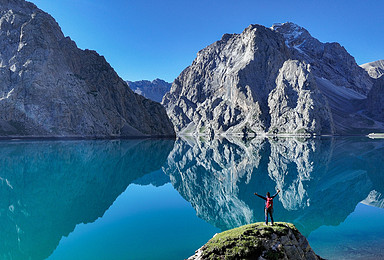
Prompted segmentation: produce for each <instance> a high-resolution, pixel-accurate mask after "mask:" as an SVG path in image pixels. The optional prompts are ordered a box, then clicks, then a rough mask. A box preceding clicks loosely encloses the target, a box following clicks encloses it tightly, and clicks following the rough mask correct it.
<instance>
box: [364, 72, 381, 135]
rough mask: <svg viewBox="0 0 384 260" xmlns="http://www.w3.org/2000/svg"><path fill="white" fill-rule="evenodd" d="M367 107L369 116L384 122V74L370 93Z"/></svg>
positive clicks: (376, 81)
mask: <svg viewBox="0 0 384 260" xmlns="http://www.w3.org/2000/svg"><path fill="white" fill-rule="evenodd" d="M366 107H367V109H366V111H367V114H368V116H370V117H372V118H374V119H376V120H378V121H381V122H383V123H384V76H381V77H380V78H378V79H376V80H375V83H374V84H373V87H372V89H371V91H370V92H369V93H368V98H367V100H366ZM381 132H384V130H383V131H381Z"/></svg>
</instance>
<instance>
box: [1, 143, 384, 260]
mask: <svg viewBox="0 0 384 260" xmlns="http://www.w3.org/2000/svg"><path fill="white" fill-rule="evenodd" d="M0 184H1V186H0V225H1V229H0V259H46V258H48V259H184V258H187V257H188V256H190V255H192V254H193V253H194V250H196V249H197V248H199V247H200V246H201V245H203V244H204V243H205V242H206V241H207V240H209V239H210V238H211V237H212V236H213V235H214V234H215V233H217V232H220V231H222V230H227V229H230V228H234V227H237V226H240V225H244V224H248V223H251V222H256V221H263V219H264V216H263V201H262V200H261V199H258V198H257V197H255V196H254V195H253V193H254V192H259V193H260V194H265V193H266V192H267V191H270V192H274V191H275V190H276V189H280V190H282V192H281V193H280V194H279V195H278V197H276V199H275V202H274V208H275V214H274V216H275V221H287V222H292V223H294V224H295V225H296V226H297V227H298V229H299V230H300V231H301V232H302V233H303V234H304V235H305V236H306V237H307V238H308V240H309V242H310V244H311V246H312V247H313V248H314V250H315V252H316V253H317V254H319V255H321V256H323V257H326V258H329V259H343V258H344V259H380V258H384V222H383V221H382V220H383V219H384V209H383V208H384V195H383V194H384V140H382V139H381V140H372V139H368V138H365V137H353V138H352V137H351V138H322V139H310V140H299V139H294V138H288V139H275V140H273V139H272V140H268V139H253V140H250V141H242V140H227V139H223V140H213V141H205V140H195V139H189V140H181V139H179V140H176V141H174V140H112V141H36V142H33V141H27V142H25V141H2V142H0Z"/></svg>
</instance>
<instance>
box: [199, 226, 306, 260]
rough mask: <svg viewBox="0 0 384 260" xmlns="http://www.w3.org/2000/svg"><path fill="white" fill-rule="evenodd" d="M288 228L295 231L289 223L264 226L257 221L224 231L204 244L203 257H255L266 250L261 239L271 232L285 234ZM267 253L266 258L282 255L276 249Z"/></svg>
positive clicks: (267, 236) (277, 257)
mask: <svg viewBox="0 0 384 260" xmlns="http://www.w3.org/2000/svg"><path fill="white" fill-rule="evenodd" d="M289 229H292V230H293V231H294V232H295V231H296V228H295V226H294V225H292V224H289V223H284V222H277V223H275V225H274V226H265V224H264V223H262V222H259V223H254V224H250V225H245V226H242V227H239V228H235V229H231V230H228V231H224V232H222V233H220V234H217V235H216V236H215V237H213V238H212V239H211V240H209V241H208V242H207V243H206V244H205V245H204V247H203V258H204V259H212V260H213V259H254V258H255V259H257V258H258V257H260V256H261V255H262V253H263V252H264V251H265V250H267V249H266V248H264V246H263V245H262V239H265V238H266V239H269V238H271V236H272V234H276V235H278V236H283V235H286V234H288V232H289ZM297 232H298V231H297ZM267 254H268V257H269V258H268V259H279V258H281V257H282V252H280V251H278V250H268V251H267Z"/></svg>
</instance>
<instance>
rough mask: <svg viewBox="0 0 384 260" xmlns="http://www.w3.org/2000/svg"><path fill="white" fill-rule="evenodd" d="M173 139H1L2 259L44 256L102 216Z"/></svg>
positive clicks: (157, 162) (156, 164) (158, 161)
mask: <svg viewBox="0 0 384 260" xmlns="http://www.w3.org/2000/svg"><path fill="white" fill-rule="evenodd" d="M173 144H174V140H146V141H143V140H125V141H57V142H56V141H39V142H1V143H0V185H1V186H0V187H1V188H0V197H1V200H0V203H1V204H0V225H1V228H0V259H45V258H47V257H48V256H49V255H51V253H52V252H53V251H54V250H55V248H56V247H57V245H58V244H59V241H60V240H61V238H62V237H63V236H68V234H69V233H70V232H72V231H73V230H74V228H75V226H76V225H77V224H79V223H90V222H94V221H95V220H96V219H97V218H99V217H101V216H103V214H104V213H105V211H106V210H107V209H108V208H109V207H110V206H111V205H112V203H113V202H114V201H115V199H116V198H117V197H118V196H119V195H120V194H121V193H122V192H123V191H124V190H125V189H126V188H127V186H128V185H129V184H130V183H131V182H132V181H133V180H135V179H137V178H140V177H142V176H144V175H145V174H147V173H150V172H153V171H155V170H158V169H160V168H161V166H162V165H163V164H164V162H165V161H166V158H167V156H168V154H169V152H170V151H171V149H172V147H173Z"/></svg>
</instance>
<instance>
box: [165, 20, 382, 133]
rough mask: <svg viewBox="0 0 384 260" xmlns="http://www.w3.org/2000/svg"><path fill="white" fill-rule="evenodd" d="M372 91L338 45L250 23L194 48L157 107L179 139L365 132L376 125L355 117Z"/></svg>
mask: <svg viewBox="0 0 384 260" xmlns="http://www.w3.org/2000/svg"><path fill="white" fill-rule="evenodd" d="M371 87H372V81H371V78H370V77H369V76H368V74H367V73H366V72H365V71H364V70H363V69H362V68H361V67H359V66H358V65H357V64H356V62H355V60H354V58H353V57H352V56H351V55H349V54H348V52H347V51H346V50H345V49H344V48H343V47H342V46H340V44H338V43H321V42H320V41H318V40H317V39H315V38H313V37H312V36H311V35H310V34H309V32H308V31H307V30H305V29H304V28H302V27H300V26H298V25H295V24H293V23H284V24H276V25H274V26H272V27H271V28H266V27H264V26H261V25H250V26H249V27H248V28H246V29H245V30H244V31H243V32H242V33H241V34H225V35H224V36H223V37H222V39H221V40H220V41H217V42H215V43H213V44H211V45H209V46H208V47H206V48H205V49H203V50H201V51H199V53H198V54H197V57H196V59H195V60H194V61H193V63H192V64H191V65H190V66H189V67H187V68H186V69H185V70H184V71H183V72H182V73H181V74H180V75H179V77H178V78H177V79H176V80H175V81H174V82H173V84H172V88H171V90H170V92H169V93H167V94H166V95H165V96H164V98H163V101H162V103H163V104H164V106H165V107H166V108H167V113H168V115H169V117H170V118H171V120H172V122H173V123H174V125H175V130H176V132H177V133H178V134H179V135H208V136H213V135H254V134H266V133H267V134H295V135H302V134H352V133H363V132H364V133H365V132H366V133H369V132H372V131H371V130H370V129H376V128H377V127H379V128H380V127H381V125H380V124H378V125H376V123H375V120H371V121H369V119H367V118H366V116H362V115H360V113H359V111H360V110H361V109H362V107H361V106H363V104H364V100H365V99H366V97H367V93H368V92H369V91H370V89H371ZM371 122H373V123H371Z"/></svg>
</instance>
